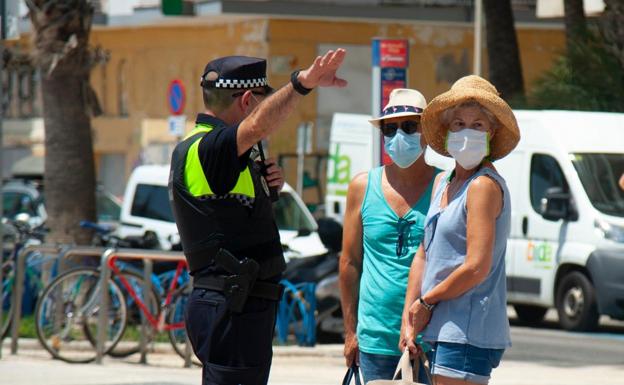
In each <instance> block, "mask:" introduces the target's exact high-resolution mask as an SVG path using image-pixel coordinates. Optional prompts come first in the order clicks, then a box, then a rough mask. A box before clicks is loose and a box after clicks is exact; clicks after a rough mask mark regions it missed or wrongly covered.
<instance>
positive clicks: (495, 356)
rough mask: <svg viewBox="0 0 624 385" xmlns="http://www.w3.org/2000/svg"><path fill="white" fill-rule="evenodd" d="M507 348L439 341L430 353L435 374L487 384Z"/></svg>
mask: <svg viewBox="0 0 624 385" xmlns="http://www.w3.org/2000/svg"><path fill="white" fill-rule="evenodd" d="M504 352H505V349H484V348H478V347H476V346H473V345H467V344H454V343H449V342H437V343H436V344H435V348H434V351H432V352H430V353H429V360H430V361H431V363H432V364H433V370H432V372H433V374H434V375H438V376H442V377H449V378H455V379H458V380H464V381H469V382H474V383H477V384H487V383H488V381H489V380H490V374H491V373H492V369H494V368H495V367H497V366H498V364H499V363H500V361H501V358H502V357H503V353H504Z"/></svg>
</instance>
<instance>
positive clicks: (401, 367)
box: [392, 347, 435, 385]
mask: <svg viewBox="0 0 624 385" xmlns="http://www.w3.org/2000/svg"><path fill="white" fill-rule="evenodd" d="M427 361H428V359H427V355H426V354H425V353H424V352H423V351H422V350H421V351H420V353H419V354H418V359H417V360H416V362H414V365H412V363H411V361H410V354H409V349H408V348H407V347H406V348H405V350H404V351H403V354H402V355H401V358H400V359H399V363H398V365H397V368H396V370H395V372H394V376H392V379H393V380H396V379H397V377H398V375H399V373H401V379H403V380H405V381H408V382H416V381H418V372H419V367H420V365H419V364H420V362H422V364H423V366H425V364H426V363H427ZM425 375H426V376H427V381H429V384H431V385H435V382H434V381H433V378H432V377H431V373H430V372H429V370H426V367H425Z"/></svg>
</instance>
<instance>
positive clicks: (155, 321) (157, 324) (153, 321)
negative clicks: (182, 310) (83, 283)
mask: <svg viewBox="0 0 624 385" xmlns="http://www.w3.org/2000/svg"><path fill="white" fill-rule="evenodd" d="M116 260H117V257H112V258H110V259H109V260H108V267H109V268H110V269H111V271H112V272H113V273H114V274H115V275H117V277H118V278H119V280H120V281H121V284H122V285H123V286H124V288H125V289H126V290H127V291H128V294H130V297H132V298H133V299H134V300H135V301H136V303H137V305H139V308H140V309H141V312H142V313H143V315H144V316H145V317H146V318H147V320H148V322H149V323H150V325H152V327H153V328H154V330H156V331H159V332H161V331H163V330H177V329H183V328H184V322H177V323H174V324H166V323H165V312H166V310H167V308H168V307H169V305H170V304H171V297H172V296H173V292H174V291H175V289H176V287H177V286H178V278H180V275H181V274H182V270H184V268H186V267H187V264H186V261H184V260H183V261H179V262H178V264H177V266H176V272H175V275H174V276H173V279H172V280H171V283H170V284H169V289H168V290H167V297H166V298H165V303H164V304H163V306H162V307H161V309H160V312H159V314H156V315H154V314H152V313H151V312H150V310H149V309H148V308H147V305H145V303H144V302H143V301H142V300H141V298H139V296H138V295H137V293H136V291H135V290H134V288H133V287H132V285H131V284H130V282H128V280H127V279H126V277H124V276H123V274H121V271H120V270H119V267H117V265H116V264H115V261H116ZM157 317H158V318H157Z"/></svg>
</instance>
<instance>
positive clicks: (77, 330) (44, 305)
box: [35, 258, 189, 362]
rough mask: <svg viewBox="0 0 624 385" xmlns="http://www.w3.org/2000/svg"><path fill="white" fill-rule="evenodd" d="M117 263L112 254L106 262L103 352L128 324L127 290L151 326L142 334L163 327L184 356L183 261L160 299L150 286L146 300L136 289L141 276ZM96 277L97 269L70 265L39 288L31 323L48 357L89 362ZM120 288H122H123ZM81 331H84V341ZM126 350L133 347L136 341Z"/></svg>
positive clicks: (95, 311) (96, 312) (97, 289)
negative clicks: (181, 282) (50, 281)
mask: <svg viewBox="0 0 624 385" xmlns="http://www.w3.org/2000/svg"><path fill="white" fill-rule="evenodd" d="M118 263H119V262H118V261H117V258H111V259H110V260H109V265H108V267H109V268H110V270H111V279H110V280H109V281H108V285H109V287H108V290H109V295H110V297H109V298H110V301H109V303H110V307H109V309H108V312H109V315H108V320H109V321H108V324H107V332H106V335H107V342H106V345H105V349H104V351H105V353H106V354H110V353H111V352H112V351H113V349H115V347H116V346H117V344H118V343H119V341H120V340H121V338H122V335H123V334H124V332H125V331H126V330H127V326H128V303H127V301H126V295H127V296H128V298H132V300H133V302H134V303H135V304H136V305H137V307H138V309H139V310H140V314H141V316H142V317H144V318H145V319H146V321H147V325H148V326H149V327H150V328H151V329H150V331H149V332H148V334H147V337H148V340H151V339H152V338H153V335H154V334H155V332H161V331H166V332H167V334H168V337H169V341H170V342H171V344H172V346H173V348H174V350H175V351H176V353H178V354H179V355H180V356H182V357H184V352H185V345H184V344H185V342H186V335H185V329H184V322H183V321H182V320H181V314H183V306H184V305H185V303H186V300H185V296H186V295H187V294H188V290H189V288H188V287H189V285H188V283H186V284H184V285H182V286H178V283H179V279H178V278H179V277H180V275H181V274H182V272H183V269H185V268H186V261H180V262H178V263H177V267H176V272H175V274H174V277H173V279H172V280H171V283H170V285H169V288H168V289H167V292H166V297H165V300H164V301H163V304H162V305H161V304H160V301H158V300H154V299H155V298H159V297H158V296H157V293H156V292H155V290H154V289H153V288H152V295H150V298H149V299H147V300H145V299H144V298H143V297H144V295H140V294H139V293H142V289H138V290H137V288H143V278H142V277H141V276H138V275H136V274H135V273H132V272H130V271H122V268H123V266H120V265H119V264H118ZM99 279H100V271H99V270H98V269H95V268H79V269H74V270H71V271H68V272H66V273H64V274H62V275H60V276H58V277H57V278H56V279H55V280H54V281H53V282H52V283H51V284H50V285H49V286H48V287H47V288H46V290H45V291H44V293H43V294H42V296H41V299H40V301H39V303H38V304H37V310H36V316H35V320H36V323H35V326H36V329H37V337H38V338H39V341H40V342H41V344H42V345H43V346H44V348H45V349H46V350H47V351H48V352H49V353H50V354H51V355H52V356H53V357H55V358H58V359H61V360H63V361H66V362H90V361H93V360H94V359H95V346H96V336H97V333H96V332H97V318H98V315H99V310H100V307H99V298H100V295H101V293H100V287H99V281H100V280H99ZM124 290H125V293H127V294H124ZM146 302H147V303H146ZM80 337H85V339H86V340H87V341H88V344H87V343H86V341H84V340H81V339H80ZM182 337H183V339H182ZM85 347H87V349H85ZM80 348H82V350H80ZM85 350H86V351H87V352H86V353H85ZM130 350H132V351H133V352H134V351H137V350H136V347H131V348H130ZM130 354H132V353H130Z"/></svg>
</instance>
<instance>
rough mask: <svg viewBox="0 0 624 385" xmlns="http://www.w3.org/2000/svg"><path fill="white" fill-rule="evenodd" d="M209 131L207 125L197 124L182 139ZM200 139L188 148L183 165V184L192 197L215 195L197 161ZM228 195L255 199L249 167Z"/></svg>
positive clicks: (209, 127)
mask: <svg viewBox="0 0 624 385" xmlns="http://www.w3.org/2000/svg"><path fill="white" fill-rule="evenodd" d="M210 131H212V126H209V125H207V124H198V125H196V126H195V129H194V130H193V131H191V132H190V133H189V134H188V135H187V136H186V137H185V138H184V140H186V139H189V138H191V137H192V136H194V135H197V134H199V133H202V132H204V133H205V132H210ZM201 139H202V138H201V137H200V138H198V139H197V140H196V141H195V142H193V144H192V145H191V147H190V148H189V150H188V153H187V154H186V163H185V165H184V183H185V184H186V188H187V189H188V191H189V192H190V193H191V195H192V196H194V197H201V196H206V195H215V193H214V192H213V191H212V189H211V188H210V185H209V184H208V180H207V179H206V175H205V174H204V169H203V167H202V165H201V162H200V160H199V142H200V141H201ZM228 194H238V195H245V196H248V197H250V198H255V197H256V192H255V190H254V185H253V179H252V178H251V172H250V171H249V167H245V169H244V170H243V171H241V173H240V175H239V176H238V181H237V182H236V185H235V186H234V188H233V189H232V190H231V191H230V192H229V193H228Z"/></svg>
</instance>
